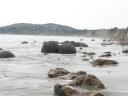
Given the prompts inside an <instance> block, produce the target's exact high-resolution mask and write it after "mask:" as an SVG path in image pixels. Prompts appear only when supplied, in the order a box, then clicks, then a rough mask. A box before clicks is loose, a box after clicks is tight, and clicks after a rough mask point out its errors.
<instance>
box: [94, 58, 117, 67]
mask: <svg viewBox="0 0 128 96" xmlns="http://www.w3.org/2000/svg"><path fill="white" fill-rule="evenodd" d="M92 64H93V66H103V65H117V64H118V62H117V61H114V60H107V59H97V60H94V61H93V62H92Z"/></svg>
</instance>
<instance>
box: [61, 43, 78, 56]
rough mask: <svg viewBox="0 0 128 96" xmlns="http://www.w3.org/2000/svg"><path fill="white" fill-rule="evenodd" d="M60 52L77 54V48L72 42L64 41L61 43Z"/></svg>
mask: <svg viewBox="0 0 128 96" xmlns="http://www.w3.org/2000/svg"><path fill="white" fill-rule="evenodd" d="M59 53H60V54H75V53H76V48H75V47H74V46H73V45H72V44H71V43H64V44H62V45H59Z"/></svg>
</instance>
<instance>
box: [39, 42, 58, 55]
mask: <svg viewBox="0 0 128 96" xmlns="http://www.w3.org/2000/svg"><path fill="white" fill-rule="evenodd" d="M58 45H59V42H58V41H47V42H44V44H43V46H42V49H41V53H58Z"/></svg>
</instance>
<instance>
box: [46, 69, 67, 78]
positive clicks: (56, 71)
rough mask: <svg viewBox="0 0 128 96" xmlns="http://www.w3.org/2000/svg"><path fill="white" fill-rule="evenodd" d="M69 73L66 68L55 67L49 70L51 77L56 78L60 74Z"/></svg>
mask: <svg viewBox="0 0 128 96" xmlns="http://www.w3.org/2000/svg"><path fill="white" fill-rule="evenodd" d="M68 73H69V71H67V70H65V69H64V68H55V69H51V70H50V71H49V72H48V76H49V77H50V78H56V77H59V76H64V75H67V74H68Z"/></svg>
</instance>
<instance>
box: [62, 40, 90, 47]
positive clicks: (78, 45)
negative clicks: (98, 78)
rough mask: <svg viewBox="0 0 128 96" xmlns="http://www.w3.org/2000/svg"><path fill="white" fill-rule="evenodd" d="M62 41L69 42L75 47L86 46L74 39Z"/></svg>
mask: <svg viewBox="0 0 128 96" xmlns="http://www.w3.org/2000/svg"><path fill="white" fill-rule="evenodd" d="M63 43H71V44H72V45H73V46H75V47H88V45H87V44H85V43H80V42H75V41H65V42H63Z"/></svg>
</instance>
